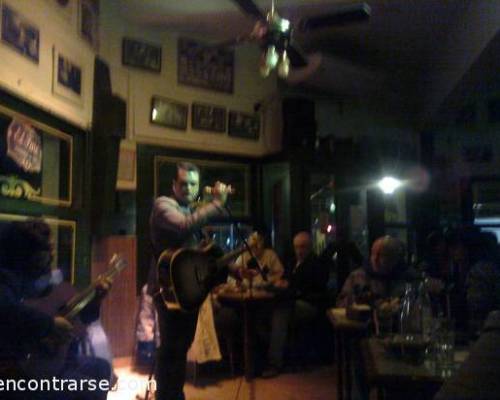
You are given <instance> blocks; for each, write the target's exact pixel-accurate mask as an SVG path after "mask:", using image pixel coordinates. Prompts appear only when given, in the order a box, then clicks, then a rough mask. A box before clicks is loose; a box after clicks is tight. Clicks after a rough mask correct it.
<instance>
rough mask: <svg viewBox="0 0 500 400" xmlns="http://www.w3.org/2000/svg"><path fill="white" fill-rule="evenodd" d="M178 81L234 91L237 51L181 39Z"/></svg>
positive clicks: (196, 85) (178, 51)
mask: <svg viewBox="0 0 500 400" xmlns="http://www.w3.org/2000/svg"><path fill="white" fill-rule="evenodd" d="M177 81H178V82H179V83H180V84H183V85H189V86H195V87H200V88H203V89H208V90H215V91H218V92H225V93H233V81H234V51H233V50H229V49H226V48H223V47H220V46H208V45H205V44H202V43H200V42H197V41H195V40H191V39H185V38H179V41H178V43H177Z"/></svg>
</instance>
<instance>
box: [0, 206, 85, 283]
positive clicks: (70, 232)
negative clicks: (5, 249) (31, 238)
mask: <svg viewBox="0 0 500 400" xmlns="http://www.w3.org/2000/svg"><path fill="white" fill-rule="evenodd" d="M36 217H38V216H34V215H28V214H9V213H4V212H1V213H0V234H1V233H2V231H3V229H5V228H6V227H7V226H8V225H9V224H10V223H11V222H19V221H27V220H29V219H32V218H36ZM43 220H44V221H45V222H46V223H47V225H49V227H50V231H51V236H52V242H53V254H52V261H51V265H50V267H51V269H56V268H57V269H59V270H60V271H61V273H62V278H63V279H64V280H65V281H66V282H70V283H72V284H74V283H75V278H76V275H75V272H76V270H75V268H76V262H75V261H76V232H77V225H76V221H73V220H67V219H59V218H56V217H43Z"/></svg>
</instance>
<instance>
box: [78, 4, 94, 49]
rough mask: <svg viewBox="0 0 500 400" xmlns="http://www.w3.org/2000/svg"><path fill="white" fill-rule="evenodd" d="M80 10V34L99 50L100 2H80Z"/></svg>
mask: <svg viewBox="0 0 500 400" xmlns="http://www.w3.org/2000/svg"><path fill="white" fill-rule="evenodd" d="M78 10H79V12H78V16H79V18H78V20H79V24H78V26H79V31H80V34H81V35H82V37H83V38H84V39H85V40H86V41H87V42H88V43H89V44H90V45H91V46H92V47H93V48H94V49H95V50H97V49H98V47H99V0H80V3H79V8H78Z"/></svg>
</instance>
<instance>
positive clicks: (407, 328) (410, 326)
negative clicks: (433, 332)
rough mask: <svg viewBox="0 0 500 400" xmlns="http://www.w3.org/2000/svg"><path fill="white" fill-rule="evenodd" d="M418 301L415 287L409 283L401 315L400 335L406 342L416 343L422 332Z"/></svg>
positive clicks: (406, 287)
mask: <svg viewBox="0 0 500 400" xmlns="http://www.w3.org/2000/svg"><path fill="white" fill-rule="evenodd" d="M416 300H417V296H416V290H415V288H414V286H413V285H412V284H411V283H407V284H406V286H405V293H404V295H403V299H402V301H401V310H400V313H399V327H400V333H401V336H402V337H403V339H404V340H406V341H414V340H415V339H416V337H417V335H418V334H419V333H420V332H421V329H420V326H421V324H420V315H419V314H420V312H419V309H418V304H417V301H416Z"/></svg>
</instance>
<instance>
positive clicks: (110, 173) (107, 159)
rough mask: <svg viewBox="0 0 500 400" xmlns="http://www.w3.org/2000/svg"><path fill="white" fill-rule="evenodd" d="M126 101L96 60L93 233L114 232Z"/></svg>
mask: <svg viewBox="0 0 500 400" xmlns="http://www.w3.org/2000/svg"><path fill="white" fill-rule="evenodd" d="M126 109H127V105H126V102H125V101H124V100H122V99H120V98H119V97H117V96H113V95H112V90H111V76H110V70H109V67H108V65H107V64H106V63H105V62H104V61H102V60H100V59H99V58H96V60H95V68H94V103H93V115H92V132H91V135H92V138H91V143H92V147H91V150H92V155H91V157H92V175H91V179H92V183H91V187H92V200H91V208H92V210H91V230H92V233H93V234H94V235H97V236H101V235H106V234H108V233H111V232H112V230H111V228H110V227H109V225H110V221H109V217H110V216H111V214H112V213H113V211H114V209H115V201H116V178H117V172H118V157H119V153H120V140H121V139H122V138H124V137H125V133H126Z"/></svg>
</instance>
